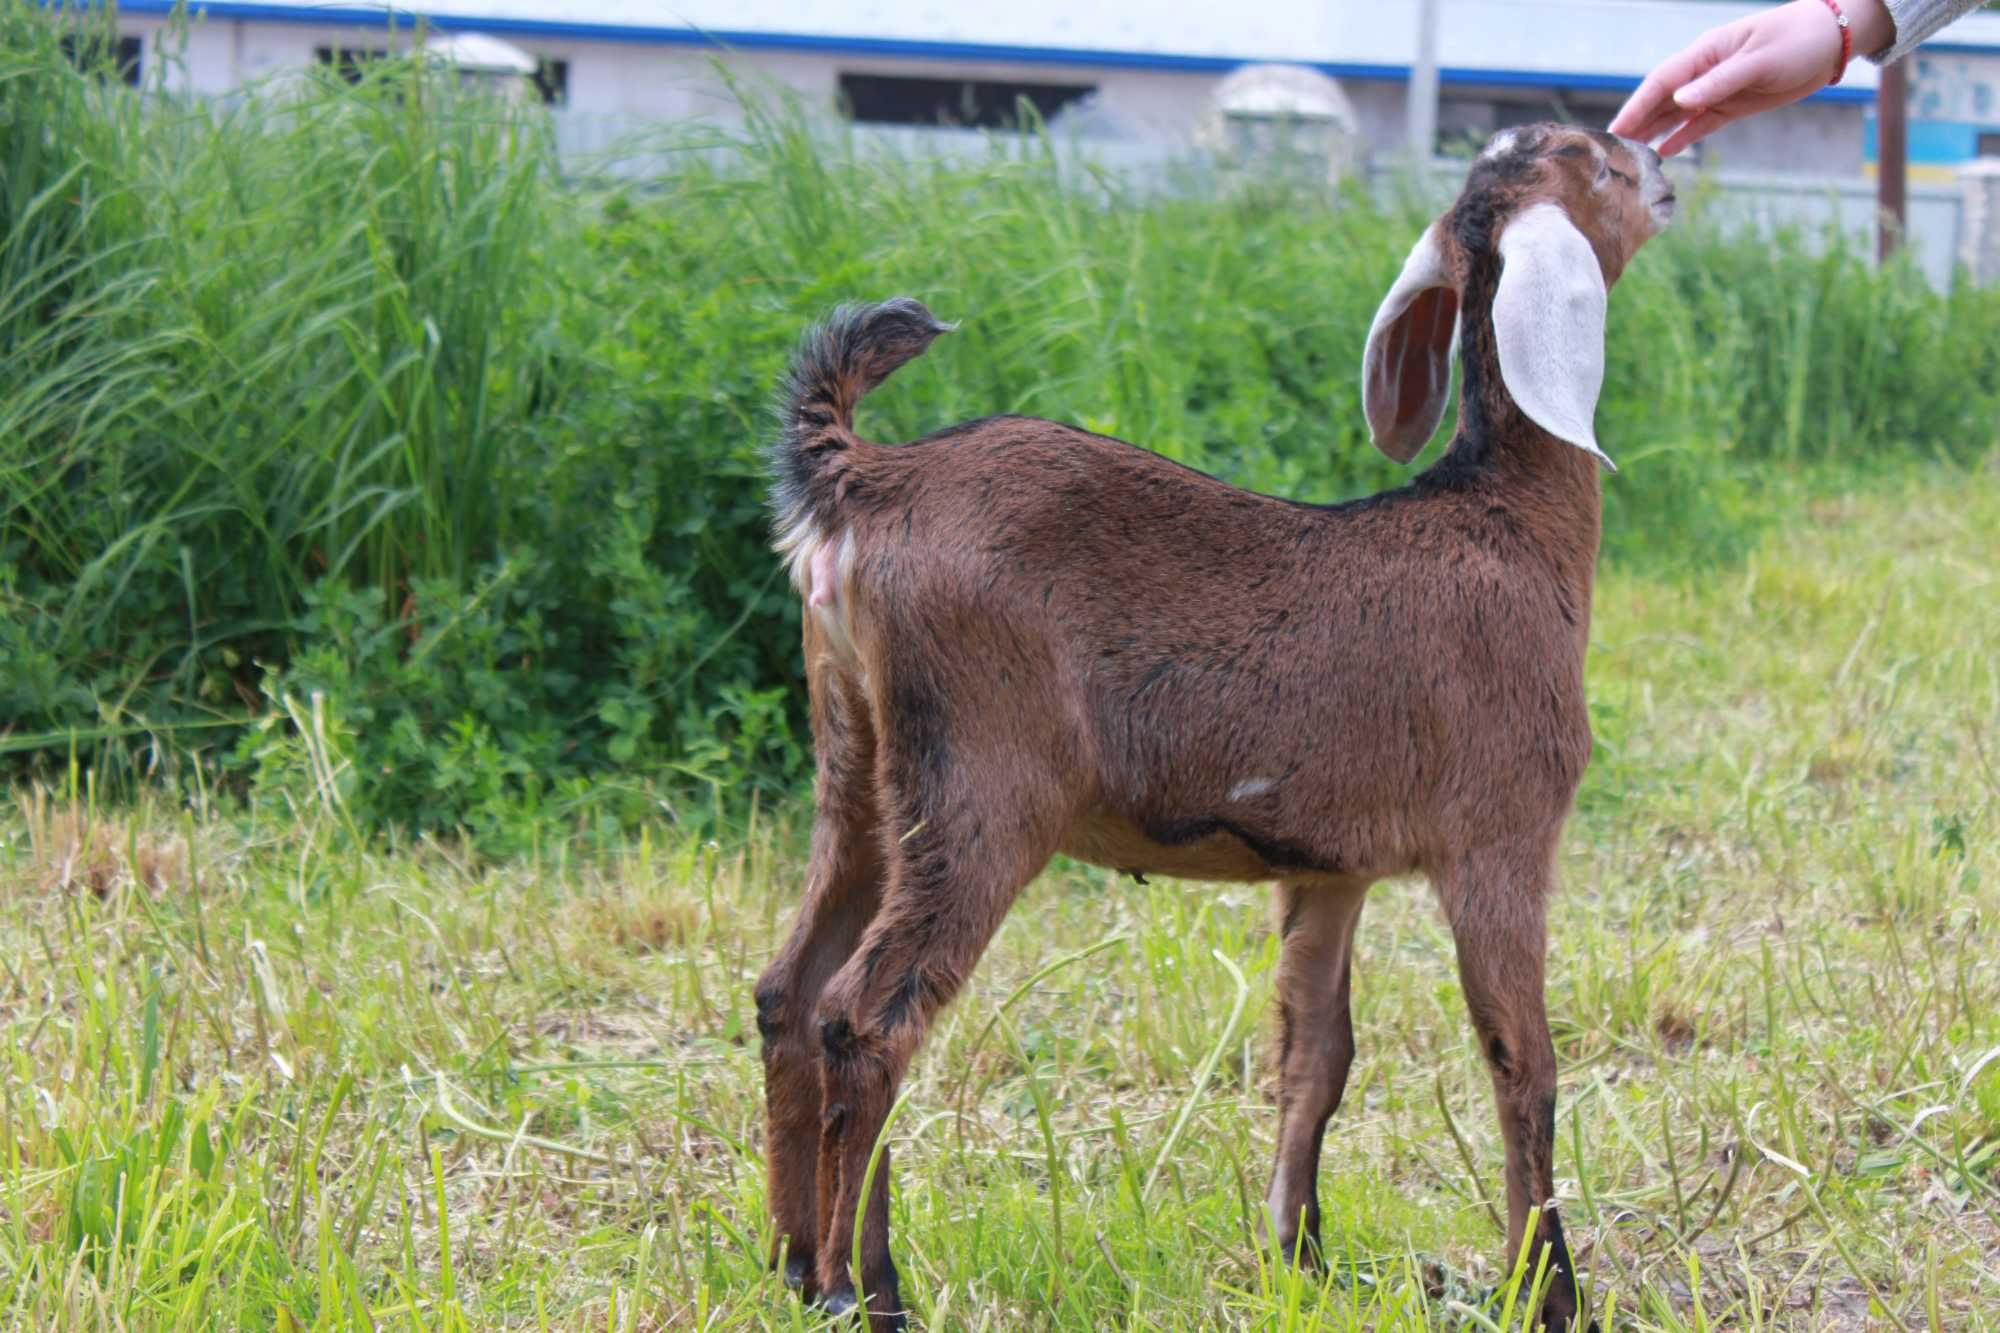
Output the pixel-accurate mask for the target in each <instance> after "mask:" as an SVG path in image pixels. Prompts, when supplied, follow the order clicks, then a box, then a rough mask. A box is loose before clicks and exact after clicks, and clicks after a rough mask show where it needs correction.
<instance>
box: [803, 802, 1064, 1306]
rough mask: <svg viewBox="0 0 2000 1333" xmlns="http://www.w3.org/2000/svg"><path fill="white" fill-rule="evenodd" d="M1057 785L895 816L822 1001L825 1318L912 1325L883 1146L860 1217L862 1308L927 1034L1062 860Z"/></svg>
mask: <svg viewBox="0 0 2000 1333" xmlns="http://www.w3.org/2000/svg"><path fill="white" fill-rule="evenodd" d="M988 776H989V778H990V777H991V776H992V775H991V774H989V775H988ZM1005 786H1006V787H1012V786H1014V784H1005ZM1054 788H1055V784H1053V783H1050V782H1039V783H1022V784H1019V789H1018V790H1006V789H1003V788H1002V784H999V783H993V784H992V785H991V786H990V787H989V788H988V790H986V791H985V792H983V793H982V795H984V796H985V797H986V798H987V800H985V801H984V802H981V803H979V804H975V803H974V802H973V800H972V799H971V793H969V792H966V791H963V790H961V791H957V792H945V793H940V794H931V793H925V794H924V796H923V797H922V798H919V799H908V800H904V801H902V802H900V803H899V804H898V805H896V806H895V807H894V809H895V810H896V813H895V815H894V816H893V820H894V823H893V825H892V828H893V829H899V830H901V831H900V833H899V835H898V836H897V838H896V839H895V841H894V842H893V843H891V844H890V847H891V850H890V852H889V857H890V865H889V886H888V889H887V891H886V893H885V895H884V898H883V902H882V910H881V911H880V912H879V913H877V914H876V917H875V920H874V922H873V924H871V925H870V926H869V927H868V931H867V933H866V934H865V935H863V936H862V939H861V943H860V945H859V946H858V947H857V948H856V949H855V952H854V956H853V957H852V958H850V959H849V960H848V962H847V964H846V966H844V967H842V968H841V970H840V972H839V973H838V974H837V975H836V976H835V977H834V978H833V980H832V981H830V982H829V983H827V987H826V990H825V993H824V994H822V995H821V997H820V1020H819V1022H820V1033H821V1038H822V1041H823V1044H824V1054H823V1078H824V1094H823V1095H824V1104H825V1121H824V1125H823V1128H822V1132H821V1137H820V1159H819V1201H820V1215H819V1232H820V1242H821V1243H820V1251H819V1286H820V1291H821V1293H822V1295H821V1300H822V1304H823V1305H824V1306H825V1307H826V1308H827V1309H829V1310H834V1311H846V1310H853V1309H855V1308H856V1307H857V1305H858V1303H859V1300H860V1299H863V1298H865V1300H866V1302H867V1308H868V1312H869V1314H870V1317H871V1319H870V1322H871V1324H872V1325H873V1327H874V1328H875V1329H876V1330H877V1333H882V1330H886V1329H897V1328H902V1327H904V1316H903V1305H902V1291H901V1284H900V1280H899V1278H898V1276H897V1274H896V1268H895V1265H894V1263H893V1262H892V1261H891V1259H890V1256H889V1153H888V1149H887V1148H886V1147H884V1149H883V1151H882V1156H881V1161H880V1162H879V1163H878V1165H877V1167H876V1171H875V1178H874V1181H873V1185H872V1188H871V1189H870V1191H869V1194H868V1200H867V1207H866V1211H865V1214H864V1216H863V1217H862V1219H861V1269H860V1277H861V1287H862V1292H863V1293H864V1297H861V1298H858V1297H857V1295H856V1293H855V1289H854V1281H853V1274H852V1272H851V1270H850V1267H849V1263H850V1258H851V1256H852V1254H853V1251H854V1226H855V1214H856V1210H857V1207H858V1206H859V1205H860V1203H861V1186H862V1182H863V1180H864V1178H865V1176H866V1175H867V1171H868V1162H869V1158H870V1157H871V1155H872V1154H873V1153H874V1149H875V1141H876V1139H877V1137H878V1136H879V1135H880V1134H881V1132H882V1126H883V1122H884V1121H885V1119H886V1118H887V1115H888V1112H889V1107H890V1105H891V1104H892V1103H893V1102H894V1100H895V1097H896V1091H897V1088H898V1087H899V1085H900V1084H901V1083H902V1079H903V1074H904V1071H905V1070H907V1069H908V1067H909V1063H910V1060H911V1058H912V1057H913V1056H914V1055H915V1054H916V1050H917V1046H918V1044H919V1043H920V1042H921V1041H922V1039H923V1034H924V1033H925V1031H926V1030H927V1029H928V1028H929V1027H930V1024H931V1022H932V1020H933V1019H934V1018H936V1016H937V1014H938V1011H939V1010H941V1009H942V1008H944V1006H945V1005H946V1004H948V1003H950V1001H951V999H952V997H953V996H955V995H956V994H957V993H958V991H959V989H960V987H962V986H963V985H964V984H965V980H966V978H967V977H968V976H969V975H971V972H972V969H973V966H974V965H975V964H976V963H977V962H978V961H979V957H980V955H981V954H982V953H984V952H985V950H986V945H987V942H988V941H989V940H990V939H992V937H993V932H994V931H995V930H996V929H998V928H999V925H1000V922H1001V921H1002V920H1003V919H1004V918H1005V917H1006V915H1007V910H1008V908H1010V907H1011V906H1012V905H1013V902H1014V899H1015V896H1016V895H1017V894H1019V892H1020V890H1021V888H1022V886H1024V885H1025V884H1027V882H1028V881H1029V880H1030V879H1032V878H1034V876H1035V874H1036V873H1037V872H1038V871H1040V870H1041V868H1042V867H1043V866H1044V865H1046V864H1047V863H1048V859H1049V857H1050V856H1052V855H1053V854H1054V852H1055V848H1056V844H1057V842H1058V840H1059V837H1060V827H1059V821H1058V820H1057V819H1056V818H1055V817H1054V815H1053V812H1052V810H1051V809H1050V804H1051V797H1052V793H1053V791H1054ZM904 789H905V790H908V788H907V787H905V788H904ZM1037 793H1038V794H1039V800H1038V799H1037ZM1002 829H1005V830H1007V832H1006V833H1004V834H1003V833H1001V832H1000V830H1002Z"/></svg>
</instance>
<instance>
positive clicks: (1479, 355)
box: [1441, 258, 1603, 599]
mask: <svg viewBox="0 0 2000 1333" xmlns="http://www.w3.org/2000/svg"><path fill="white" fill-rule="evenodd" d="M1498 277H1499V268H1498V264H1497V263H1496V262H1492V261H1491V259H1490V258H1489V262H1487V263H1485V264H1475V265H1474V266H1473V272H1472V274H1471V275H1470V278H1469V280H1468V281H1467V283H1466V288H1465V304H1464V314H1463V317H1462V319H1461V320H1460V325H1459V366H1460V367H1461V379H1460V386H1459V397H1458V432H1457V434H1456V435H1454V436H1453V437H1452V442H1451V447H1450V449H1449V450H1448V451H1447V452H1446V455H1445V460H1444V462H1443V464H1441V466H1448V467H1450V468H1452V469H1453V470H1476V471H1477V472H1478V474H1479V475H1480V478H1481V484H1482V486H1484V487H1490V488H1492V489H1493V490H1496V491H1498V492H1501V493H1503V494H1504V495H1506V496H1507V498H1508V500H1509V501H1510V503H1511V506H1512V507H1513V508H1515V509H1516V510H1517V511H1519V513H1518V514H1517V517H1519V518H1526V519H1530V520H1532V521H1531V522H1530V523H1528V524H1527V525H1525V528H1526V530H1527V531H1531V532H1533V533H1535V534H1536V537H1535V539H1534V542H1533V547H1534V550H1535V552H1536V554H1537V558H1540V559H1545V560H1546V561H1548V563H1549V565H1550V566H1551V568H1552V569H1553V571H1554V572H1555V573H1556V575H1557V577H1558V578H1560V579H1561V581H1562V582H1563V583H1564V584H1565V585H1567V586H1568V587H1570V588H1571V589H1572V590H1574V591H1575V592H1577V593H1579V594H1580V595H1581V596H1583V597H1584V598H1586V599H1587V598H1588V596H1589V593H1590V584H1591V576H1592V574H1593V572H1594V570H1595V568H1596V565H1597V543H1598V534H1599V530H1600V524H1601V521H1602V514H1603V500H1602V494H1601V492H1600V490H1599V484H1598V463H1597V460H1596V459H1594V458H1592V457H1591V456H1590V455H1589V454H1587V453H1585V452H1584V451H1583V450H1581V449H1579V448H1577V447H1576V446H1574V445H1572V444H1569V443H1567V442H1565V441H1563V440H1559V439H1557V438H1556V437H1555V436H1553V435H1551V434H1549V433H1548V432H1547V431H1545V430H1543V429H1542V428H1541V427H1540V426H1538V425H1536V424H1535V423H1534V422H1532V421H1530V420H1529V419H1528V417H1527V415H1526V414H1525V413H1524V412H1522V411H1521V409H1520V407H1519V406H1518V405H1516V403H1515V402H1514V397H1513V395H1512V394H1510V393H1508V392H1507V386H1506V384H1505V383H1503V382H1502V380H1501V378H1500V356H1499V352H1498V349H1497V348H1496V346H1495V343H1494V339H1493V290H1494V286H1495V284H1496V282H1497V280H1498Z"/></svg>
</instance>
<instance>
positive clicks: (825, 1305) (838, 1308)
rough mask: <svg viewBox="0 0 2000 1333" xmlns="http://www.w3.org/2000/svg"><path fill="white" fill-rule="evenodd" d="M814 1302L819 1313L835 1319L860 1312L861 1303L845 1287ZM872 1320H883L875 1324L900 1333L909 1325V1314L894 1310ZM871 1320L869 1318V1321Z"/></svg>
mask: <svg viewBox="0 0 2000 1333" xmlns="http://www.w3.org/2000/svg"><path fill="white" fill-rule="evenodd" d="M814 1304H815V1305H817V1306H818V1307H819V1309H820V1311H821V1313H823V1314H828V1315H831V1316H833V1317H834V1318H836V1319H838V1318H839V1317H840V1316H842V1315H848V1314H860V1313H862V1310H861V1303H860V1302H859V1301H857V1300H855V1299H854V1293H853V1292H852V1291H851V1290H848V1289H846V1288H843V1289H841V1290H840V1291H832V1292H828V1293H827V1294H826V1295H824V1296H821V1297H820V1298H819V1299H818V1300H817V1301H815V1302H814ZM873 1320H881V1321H884V1322H882V1323H880V1324H879V1325H877V1327H881V1328H887V1329H893V1330H896V1333H902V1330H904V1329H907V1328H908V1327H909V1326H910V1316H909V1315H908V1314H907V1313H906V1312H905V1311H902V1310H898V1311H896V1313H895V1314H893V1315H875V1316H874V1317H873ZM873 1320H871V1323H872V1322H873Z"/></svg>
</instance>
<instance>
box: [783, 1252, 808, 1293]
mask: <svg viewBox="0 0 2000 1333" xmlns="http://www.w3.org/2000/svg"><path fill="white" fill-rule="evenodd" d="M812 1276H813V1261H812V1260H810V1259H808V1258H806V1257H805V1256H804V1255H802V1254H788V1255H786V1256H785V1285H786V1286H788V1287H790V1288H791V1289H792V1290H793V1291H804V1290H805V1289H806V1287H807V1286H808V1285H810V1284H811V1282H812Z"/></svg>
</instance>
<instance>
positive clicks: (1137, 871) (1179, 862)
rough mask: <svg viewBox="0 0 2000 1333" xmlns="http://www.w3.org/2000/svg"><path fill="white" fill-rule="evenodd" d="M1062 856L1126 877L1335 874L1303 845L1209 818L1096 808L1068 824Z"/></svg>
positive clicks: (1238, 877)
mask: <svg viewBox="0 0 2000 1333" xmlns="http://www.w3.org/2000/svg"><path fill="white" fill-rule="evenodd" d="M1062 851H1063V854H1064V855H1066V856H1072V857H1075V858H1076V859H1077V860H1079V861H1088V862H1090V863H1091V864H1092V865H1100V866H1104V867H1106V868H1107V869H1111V870H1118V871H1123V872H1124V873H1126V874H1132V875H1170V876H1172V877H1174V878H1176V879H1207V880H1235V881H1254V880H1268V879H1279V878H1283V877H1288V876H1295V875H1321V874H1329V873H1339V871H1338V867H1334V866H1327V865H1323V864H1318V863H1317V862H1318V859H1319V858H1316V857H1315V856H1314V855H1313V854H1312V853H1311V852H1309V851H1308V850H1306V849H1304V848H1300V847H1295V846H1292V845H1290V844H1288V843H1284V842H1281V841H1277V840H1274V839H1271V838H1268V837H1266V836H1264V835H1263V834H1261V833H1260V832H1258V831H1257V830H1255V829H1251V828H1248V827H1245V826H1243V825H1241V824H1237V823H1235V822H1232V821H1228V820H1220V819H1213V818H1192V819H1148V820H1144V821H1141V820H1137V819H1133V818H1130V817H1127V816H1125V815H1120V814H1116V813H1113V812H1111V811H1108V810H1096V811H1092V812H1091V813H1090V814H1088V815H1085V816H1084V817H1083V818H1082V819H1080V820H1078V821H1077V822H1076V823H1075V824H1073V825H1071V826H1070V830H1069V832H1068V834H1067V835H1066V836H1065V837H1064V838H1063V842H1062Z"/></svg>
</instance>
